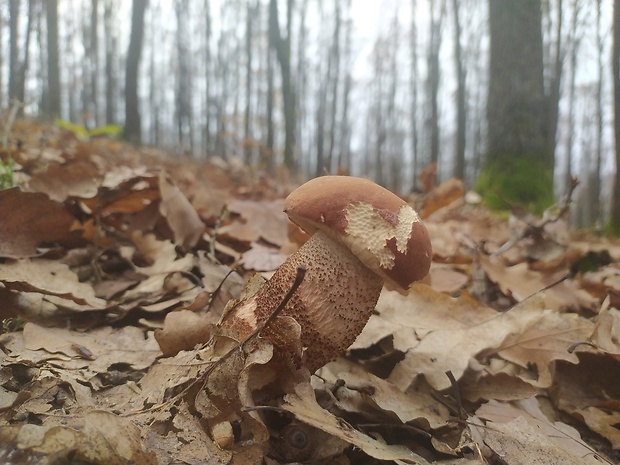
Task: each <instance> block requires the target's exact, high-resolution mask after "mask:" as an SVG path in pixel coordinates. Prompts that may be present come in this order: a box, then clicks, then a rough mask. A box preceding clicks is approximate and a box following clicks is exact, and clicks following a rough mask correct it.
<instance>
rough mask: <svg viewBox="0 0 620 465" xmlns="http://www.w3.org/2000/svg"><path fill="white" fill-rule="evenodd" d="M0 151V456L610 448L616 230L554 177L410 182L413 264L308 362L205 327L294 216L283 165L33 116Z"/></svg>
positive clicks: (617, 447) (617, 289)
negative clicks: (421, 264)
mask: <svg viewBox="0 0 620 465" xmlns="http://www.w3.org/2000/svg"><path fill="white" fill-rule="evenodd" d="M9 157H11V158H12V159H13V160H14V164H13V165H12V169H9V168H8V166H9V165H10V162H9ZM0 158H1V160H2V163H3V165H2V166H3V167H4V169H5V170H6V172H4V173H3V171H2V169H3V168H2V167H0V177H2V179H4V181H6V182H7V183H14V184H15V185H16V187H8V186H5V187H7V188H5V189H4V190H0V318H1V319H2V322H3V326H2V330H1V334H0V444H2V445H4V447H0V463H6V464H9V463H10V464H34V463H47V464H60V463H74V464H86V463H88V464H106V465H107V464H121V463H127V464H130V463H135V464H167V463H186V464H198V463H203V464H205V463H207V464H211V463H213V464H227V463H234V464H241V463H247V464H249V463H256V464H260V463H265V464H273V465H275V464H282V463H317V464H321V463H324V464H340V465H346V464H379V463H398V464H405V463H420V464H421V463H442V462H443V463H463V464H481V463H491V464H523V463H540V464H542V463H549V464H551V463H563V464H568V463H576V464H577V463H579V464H604V463H620V383H619V382H618V380H619V379H620V311H619V310H618V308H620V242H619V241H618V240H616V239H613V240H612V239H607V238H604V237H601V236H599V235H597V234H595V233H592V232H582V231H581V232H580V231H572V230H570V228H569V227H568V225H567V207H568V199H565V201H564V202H563V203H561V204H559V205H557V206H555V207H554V208H551V209H549V210H548V211H547V212H546V213H545V215H544V216H542V217H533V216H530V215H527V214H525V213H518V212H517V211H516V210H515V212H514V213H513V214H511V215H509V216H508V215H505V216H501V215H496V214H494V213H492V212H490V211H489V210H487V209H486V208H484V207H483V206H481V205H479V204H478V203H477V199H476V196H475V195H472V194H471V193H466V191H465V189H464V187H463V185H462V183H461V182H460V181H458V180H450V181H447V182H445V183H443V184H441V185H439V186H436V187H435V186H433V185H432V183H427V187H428V192H426V193H423V194H416V195H410V196H409V197H408V198H407V200H408V201H410V203H411V204H412V205H413V206H414V207H415V208H416V209H417V210H418V211H419V212H420V215H421V217H422V218H423V220H424V222H425V224H426V227H427V229H428V231H429V234H430V237H431V241H432V244H433V251H434V256H433V263H432V267H431V271H430V273H429V276H428V277H427V278H426V279H425V280H424V281H423V282H422V283H418V284H415V285H414V286H413V287H412V289H411V290H410V292H409V293H408V294H407V295H403V294H399V293H396V292H394V291H390V290H387V289H384V291H383V293H382V295H381V297H380V299H379V302H378V304H377V308H376V312H375V313H374V314H373V316H372V317H371V319H370V321H369V323H368V325H367V326H366V328H365V329H364V331H363V332H362V334H361V335H360V337H359V338H358V339H357V340H356V342H355V343H354V344H353V346H352V347H351V348H350V349H349V351H348V353H347V354H346V356H343V357H341V358H340V359H338V360H336V361H334V362H332V363H330V364H328V365H327V366H325V367H323V368H322V369H320V370H319V371H318V372H317V373H316V374H313V375H312V376H311V375H310V374H309V373H307V371H304V370H303V369H301V370H290V369H284V368H282V367H281V366H277V365H274V364H273V363H271V362H272V360H271V359H272V355H273V351H272V349H273V348H272V347H271V346H270V345H269V343H268V342H266V341H264V340H262V338H260V337H257V338H255V339H254V340H253V341H249V342H248V341H234V340H231V339H230V338H225V337H218V333H217V327H216V323H217V321H218V319H219V317H220V315H221V314H222V312H223V311H224V307H225V306H226V304H227V303H228V302H229V301H230V300H231V299H237V298H240V296H242V295H243V294H242V293H243V292H249V291H244V290H243V289H242V288H243V287H244V283H246V282H247V281H248V279H249V278H250V276H251V275H252V274H253V273H255V272H261V273H263V274H264V275H266V276H268V275H269V272H271V271H273V270H274V269H276V268H277V267H278V266H279V265H280V264H281V263H282V262H283V261H284V260H285V259H286V257H287V256H288V255H289V254H290V253H292V252H293V251H294V250H296V249H297V248H298V247H299V245H300V243H301V242H303V240H304V236H303V234H302V233H301V232H300V231H299V230H298V229H297V228H295V227H292V226H291V224H290V223H289V222H288V220H287V218H286V215H285V214H284V213H283V212H282V206H283V199H284V197H285V196H286V195H287V194H288V193H289V192H290V191H291V190H292V189H293V188H294V187H296V186H295V182H294V181H292V178H290V177H289V176H288V175H287V174H286V172H285V171H284V170H280V171H278V172H277V173H276V174H275V175H266V174H265V173H263V172H261V171H260V170H254V169H251V168H249V167H247V166H244V165H243V164H242V163H237V162H231V161H229V162H223V161H217V160H210V161H209V162H200V161H197V160H190V159H186V158H179V157H174V156H170V155H166V154H165V153H163V152H160V151H157V150H154V149H149V148H136V147H133V146H130V145H128V144H125V143H123V142H119V141H117V140H113V139H108V138H88V137H83V138H82V139H79V138H78V137H77V136H76V134H75V133H72V132H71V131H67V130H61V129H59V128H57V127H53V126H45V125H41V124H38V123H36V122H32V121H17V122H16V124H15V125H14V127H13V128H12V130H11V132H10V134H8V145H7V147H5V148H4V149H3V150H2V151H1V152H0ZM11 170H12V173H11V172H9V171H11ZM252 282H253V281H252ZM268 379H271V382H272V383H273V380H274V379H276V380H277V383H278V386H279V389H281V395H278V396H273V395H272V396H269V395H267V394H266V392H265V391H266V386H268V381H267V380H268Z"/></svg>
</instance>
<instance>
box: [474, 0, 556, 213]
mask: <svg viewBox="0 0 620 465" xmlns="http://www.w3.org/2000/svg"><path fill="white" fill-rule="evenodd" d="M489 19H490V48H491V57H490V65H489V67H490V72H489V94H488V101H487V121H488V146H487V150H488V155H487V164H486V166H485V167H484V168H483V170H482V173H481V175H480V177H479V178H478V183H477V188H478V190H479V191H480V192H481V193H482V195H483V198H484V200H485V202H486V203H487V204H488V205H490V206H491V207H494V208H506V207H507V203H506V202H510V203H519V204H522V205H523V206H527V207H531V208H533V209H534V210H536V211H541V210H543V209H544V208H546V207H548V206H549V204H551V203H553V164H554V160H553V154H552V153H551V152H550V151H549V141H548V137H549V132H548V127H549V125H548V122H549V116H548V109H549V105H548V99H547V98H546V96H545V93H544V85H543V58H542V56H543V54H542V31H541V27H542V25H541V3H540V0H520V1H518V2H515V1H513V0H489Z"/></svg>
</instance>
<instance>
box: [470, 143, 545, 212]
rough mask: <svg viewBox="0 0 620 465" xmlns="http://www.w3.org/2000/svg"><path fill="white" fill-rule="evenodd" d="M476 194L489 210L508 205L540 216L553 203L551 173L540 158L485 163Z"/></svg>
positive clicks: (512, 156) (504, 207)
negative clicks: (514, 205)
mask: <svg viewBox="0 0 620 465" xmlns="http://www.w3.org/2000/svg"><path fill="white" fill-rule="evenodd" d="M476 191H478V193H480V195H482V198H483V201H484V203H485V204H486V205H487V206H489V207H490V208H493V209H496V210H506V209H508V208H509V207H510V205H509V203H510V204H519V205H521V206H523V207H525V208H527V209H528V210H530V211H532V212H534V213H541V212H542V211H543V210H544V209H545V208H547V207H549V206H550V205H552V204H553V202H554V197H553V170H552V169H551V168H550V167H549V166H548V164H546V163H545V162H544V160H543V159H542V157H524V156H518V155H507V156H505V157H501V158H500V159H496V160H494V161H492V162H490V163H488V164H487V166H486V167H485V168H484V170H483V171H482V173H481V174H480V176H479V177H478V181H477V183H476ZM507 202H508V203H507Z"/></svg>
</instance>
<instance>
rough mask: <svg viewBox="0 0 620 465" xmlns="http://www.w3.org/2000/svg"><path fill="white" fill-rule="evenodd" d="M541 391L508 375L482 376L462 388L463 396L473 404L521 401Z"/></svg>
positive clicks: (464, 384) (468, 381)
mask: <svg viewBox="0 0 620 465" xmlns="http://www.w3.org/2000/svg"><path fill="white" fill-rule="evenodd" d="M538 392H539V389H538V388H536V387H534V386H532V385H531V384H530V383H527V382H525V381H523V380H522V379H521V378H518V377H516V376H513V375H509V374H507V373H502V372H500V373H497V374H494V375H487V376H482V377H480V378H476V379H474V380H466V381H465V382H464V383H463V385H462V386H461V396H463V398H464V399H467V400H469V401H471V402H476V401H479V400H491V399H494V400H502V401H511V400H521V399H528V398H530V397H533V396H535V395H536V394H537V393H538Z"/></svg>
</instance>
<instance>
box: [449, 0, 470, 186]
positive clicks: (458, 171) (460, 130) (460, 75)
mask: <svg viewBox="0 0 620 465" xmlns="http://www.w3.org/2000/svg"><path fill="white" fill-rule="evenodd" d="M452 10H453V11H452V14H453V15H454V60H455V65H456V79H457V87H456V146H455V149H456V151H455V154H454V170H453V173H452V174H453V175H454V176H455V177H457V178H459V179H463V180H464V179H465V142H466V140H465V131H466V127H465V126H466V122H467V115H466V108H465V92H466V82H465V69H464V66H463V58H462V48H461V21H460V17H459V16H460V15H459V1H458V0H452Z"/></svg>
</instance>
